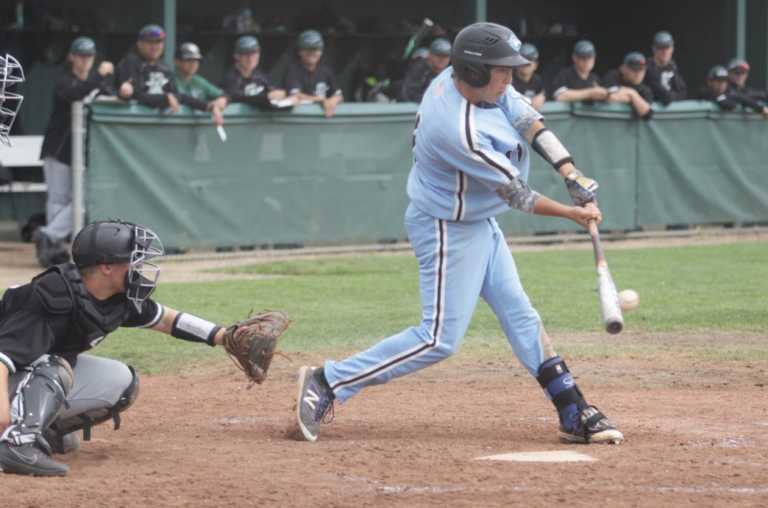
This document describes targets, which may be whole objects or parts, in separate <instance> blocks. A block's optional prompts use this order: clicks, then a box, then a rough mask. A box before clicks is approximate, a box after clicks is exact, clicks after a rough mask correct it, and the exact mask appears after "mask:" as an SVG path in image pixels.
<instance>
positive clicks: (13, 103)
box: [0, 53, 24, 146]
mask: <svg viewBox="0 0 768 508" xmlns="http://www.w3.org/2000/svg"><path fill="white" fill-rule="evenodd" d="M22 82H24V69H22V67H21V64H20V63H19V61H18V60H16V59H15V58H14V57H13V56H11V55H9V54H8V53H6V54H5V56H0V142H2V143H3V144H5V145H8V146H11V142H10V140H9V139H8V135H9V134H10V133H11V127H12V126H13V122H14V121H15V120H16V113H18V111H19V108H21V103H22V102H23V101H24V96H23V95H21V94H18V93H14V92H11V88H13V87H14V86H15V85H16V84H17V83H22Z"/></svg>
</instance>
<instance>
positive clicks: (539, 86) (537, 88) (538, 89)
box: [533, 74, 547, 95]
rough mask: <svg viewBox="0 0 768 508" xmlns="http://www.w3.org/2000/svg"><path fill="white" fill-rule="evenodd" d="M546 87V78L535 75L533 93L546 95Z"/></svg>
mask: <svg viewBox="0 0 768 508" xmlns="http://www.w3.org/2000/svg"><path fill="white" fill-rule="evenodd" d="M546 88H547V87H546V85H545V84H544V78H542V77H541V76H540V75H539V74H534V75H533V91H534V93H535V94H536V95H539V94H541V93H546Z"/></svg>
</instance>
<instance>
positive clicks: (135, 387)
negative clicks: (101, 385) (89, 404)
mask: <svg viewBox="0 0 768 508" xmlns="http://www.w3.org/2000/svg"><path fill="white" fill-rule="evenodd" d="M127 367H128V369H129V370H130V372H131V381H130V382H129V384H128V386H127V387H126V388H125V390H124V391H123V393H122V394H121V395H120V397H119V398H118V399H117V402H115V403H114V404H113V405H112V406H107V407H100V408H94V409H90V410H88V411H85V412H83V413H80V414H77V415H73V416H68V417H67V418H59V419H58V420H56V421H55V422H54V423H53V425H51V429H53V430H54V431H55V432H56V433H57V434H58V435H60V436H63V435H65V434H69V433H71V432H74V431H76V430H80V429H82V430H83V439H84V440H85V441H90V439H91V428H92V427H93V426H94V425H99V424H100V423H104V422H106V421H108V420H112V421H113V422H114V426H115V430H118V429H119V428H120V422H121V419H120V413H122V412H123V411H125V410H126V409H128V408H129V407H131V406H132V405H133V403H134V402H135V401H136V399H137V398H138V396H139V375H138V373H137V372H136V370H135V369H134V368H133V367H131V366H130V365H128V366H127Z"/></svg>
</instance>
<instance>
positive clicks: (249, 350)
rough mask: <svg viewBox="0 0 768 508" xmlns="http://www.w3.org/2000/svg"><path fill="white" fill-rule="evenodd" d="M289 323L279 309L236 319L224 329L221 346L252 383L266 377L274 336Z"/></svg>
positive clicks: (279, 333) (275, 338)
mask: <svg viewBox="0 0 768 508" xmlns="http://www.w3.org/2000/svg"><path fill="white" fill-rule="evenodd" d="M290 323H291V322H290V321H289V320H288V316H286V315H285V314H284V313H282V312H280V311H264V312H260V313H258V314H255V315H251V316H249V317H248V318H247V319H244V320H242V321H238V322H237V323H235V324H234V325H232V326H230V327H229V328H227V330H226V331H225V332H224V349H226V350H227V353H229V356H230V358H232V361H234V362H235V365H237V366H238V367H239V368H240V369H242V370H243V372H245V375H246V376H248V378H249V379H250V380H251V385H250V386H253V383H258V384H261V383H263V382H264V380H265V379H266V378H267V371H268V370H269V364H270V363H272V357H273V356H274V355H275V348H276V347H277V339H278V338H279V337H280V335H282V333H283V332H284V331H285V329H286V328H288V325H289V324H290Z"/></svg>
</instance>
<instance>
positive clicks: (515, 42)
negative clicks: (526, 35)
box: [507, 33, 523, 51]
mask: <svg viewBox="0 0 768 508" xmlns="http://www.w3.org/2000/svg"><path fill="white" fill-rule="evenodd" d="M507 44H509V47H511V48H512V49H514V50H515V51H520V46H522V44H523V43H522V42H520V39H518V38H517V35H515V34H514V33H511V34H509V39H507Z"/></svg>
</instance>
